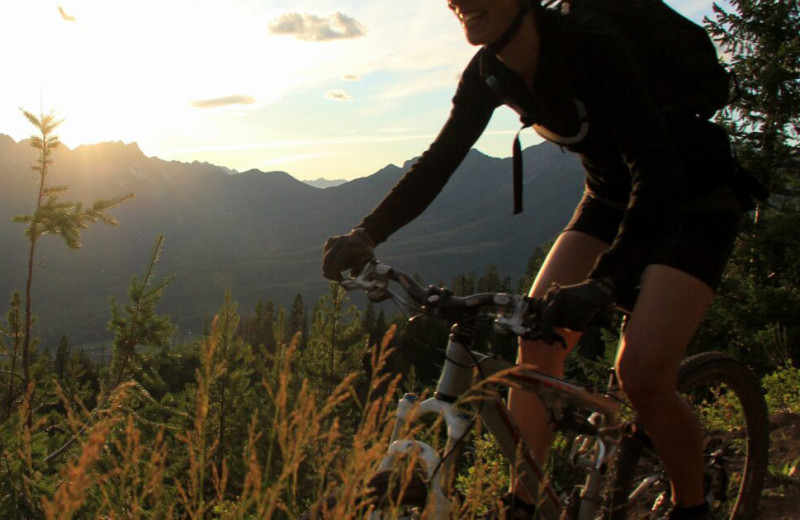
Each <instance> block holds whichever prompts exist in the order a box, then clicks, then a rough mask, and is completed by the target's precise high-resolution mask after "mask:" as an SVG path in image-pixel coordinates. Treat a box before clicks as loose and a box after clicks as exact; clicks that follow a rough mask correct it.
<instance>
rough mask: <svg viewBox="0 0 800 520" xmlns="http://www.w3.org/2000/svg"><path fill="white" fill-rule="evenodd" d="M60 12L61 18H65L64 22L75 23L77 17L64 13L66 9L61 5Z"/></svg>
mask: <svg viewBox="0 0 800 520" xmlns="http://www.w3.org/2000/svg"><path fill="white" fill-rule="evenodd" d="M58 12H59V13H60V14H61V18H63V19H64V21H66V22H74V21H75V17H74V16H71V15H69V14H67V12H66V11H64V8H63V7H61V6H60V5H59V6H58Z"/></svg>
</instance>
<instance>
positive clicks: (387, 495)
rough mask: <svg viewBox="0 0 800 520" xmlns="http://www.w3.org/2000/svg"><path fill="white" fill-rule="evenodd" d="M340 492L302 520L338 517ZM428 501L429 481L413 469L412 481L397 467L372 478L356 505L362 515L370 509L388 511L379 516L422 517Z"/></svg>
mask: <svg viewBox="0 0 800 520" xmlns="http://www.w3.org/2000/svg"><path fill="white" fill-rule="evenodd" d="M337 502H338V500H337V495H336V494H333V495H331V496H329V497H327V498H326V499H324V500H323V501H322V502H320V503H318V504H316V505H315V506H314V507H312V508H310V509H309V510H307V511H306V512H304V513H303V514H302V515H301V516H300V520H323V519H329V518H334V517H335V516H331V515H332V514H333V513H336V505H337ZM427 502H428V483H427V482H426V481H425V480H424V479H423V478H422V476H421V475H420V474H419V473H418V472H413V473H412V475H411V477H410V478H409V481H408V482H402V477H401V476H400V474H399V472H398V471H396V470H386V471H380V472H378V473H376V474H375V476H374V477H372V478H371V479H370V481H369V485H368V491H367V492H365V493H364V495H363V496H361V497H358V498H357V499H356V501H355V504H354V507H355V508H356V509H357V510H358V517H359V518H361V517H367V515H368V513H369V512H370V511H373V512H378V513H380V512H387V514H379V515H377V516H378V518H382V519H383V518H393V519H398V520H410V519H415V518H419V517H420V515H421V512H422V510H424V508H425V506H426V505H427Z"/></svg>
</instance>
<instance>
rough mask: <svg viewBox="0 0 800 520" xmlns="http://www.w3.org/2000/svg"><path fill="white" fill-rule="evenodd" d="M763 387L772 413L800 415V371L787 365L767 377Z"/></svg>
mask: <svg viewBox="0 0 800 520" xmlns="http://www.w3.org/2000/svg"><path fill="white" fill-rule="evenodd" d="M761 385H762V386H763V387H764V391H765V392H766V395H765V399H766V401H767V406H768V407H769V410H770V411H771V412H773V413H774V412H790V413H796V414H800V369H798V368H796V367H794V366H792V365H791V363H790V362H789V363H786V364H785V365H783V366H781V367H779V368H778V369H777V370H776V371H775V372H773V373H771V374H767V375H765V376H764V377H763V378H762V379H761Z"/></svg>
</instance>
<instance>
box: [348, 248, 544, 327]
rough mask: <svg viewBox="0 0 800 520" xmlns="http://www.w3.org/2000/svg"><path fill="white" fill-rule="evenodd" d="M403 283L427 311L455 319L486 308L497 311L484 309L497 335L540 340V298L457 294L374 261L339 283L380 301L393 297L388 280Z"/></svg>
mask: <svg viewBox="0 0 800 520" xmlns="http://www.w3.org/2000/svg"><path fill="white" fill-rule="evenodd" d="M390 281H391V282H396V283H398V284H400V285H401V286H402V288H403V290H404V291H405V292H406V294H407V295H408V296H409V298H410V299H411V300H413V301H414V302H415V303H416V304H417V305H419V306H420V307H419V310H420V311H422V312H423V313H425V314H429V315H434V316H443V317H445V318H447V319H450V320H452V321H456V322H457V321H463V320H469V319H473V318H476V317H480V316H481V311H483V310H484V309H486V308H487V307H491V308H493V311H494V312H484V314H483V315H484V316H485V317H487V318H488V317H493V318H494V330H495V332H496V333H498V334H505V335H508V334H514V335H516V336H520V337H523V338H526V339H537V338H539V337H540V334H539V332H538V326H537V325H538V317H539V300H538V299H534V298H529V297H528V296H519V295H514V294H509V293H505V292H483V293H475V294H470V295H467V296H455V295H453V294H452V293H451V292H450V291H449V290H447V289H441V288H437V287H435V286H432V285H431V286H429V287H428V288H425V287H422V286H421V285H420V284H418V283H417V282H416V281H415V280H414V279H413V278H412V277H411V276H409V275H407V274H406V273H403V272H402V271H399V270H397V269H394V268H392V267H391V266H389V265H387V264H384V263H382V262H379V261H377V260H372V261H370V262H369V263H367V264H366V265H365V266H364V268H363V269H362V270H361V272H360V273H359V274H358V275H357V276H356V277H355V278H346V279H344V280H342V281H341V282H340V284H341V285H342V287H343V288H344V289H345V290H347V291H354V290H359V289H361V290H363V291H365V292H366V293H367V298H369V299H370V301H373V302H380V301H383V300H385V299H387V298H389V297H391V296H392V293H391V292H390V290H389V282H390Z"/></svg>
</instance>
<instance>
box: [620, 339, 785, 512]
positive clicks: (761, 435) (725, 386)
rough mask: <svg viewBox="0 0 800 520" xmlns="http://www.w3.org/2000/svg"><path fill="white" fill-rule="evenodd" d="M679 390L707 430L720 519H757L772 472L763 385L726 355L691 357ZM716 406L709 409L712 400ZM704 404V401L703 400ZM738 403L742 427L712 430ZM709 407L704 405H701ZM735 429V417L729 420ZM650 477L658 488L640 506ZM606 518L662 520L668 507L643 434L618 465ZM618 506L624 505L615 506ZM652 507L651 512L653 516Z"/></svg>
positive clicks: (712, 492)
mask: <svg viewBox="0 0 800 520" xmlns="http://www.w3.org/2000/svg"><path fill="white" fill-rule="evenodd" d="M678 390H679V391H680V392H681V394H683V395H684V396H687V400H688V401H689V402H690V404H692V406H693V408H695V411H696V413H697V410H698V409H700V410H701V411H703V412H702V413H700V414H698V419H699V420H700V422H701V425H702V429H703V441H704V457H705V459H706V476H705V481H706V488H707V489H706V493H707V496H708V497H709V498H711V500H710V503H711V506H712V510H713V511H714V513H715V514H716V515H717V516H715V518H720V520H722V519H725V520H749V519H752V518H755V516H756V513H757V509H758V500H759V498H760V495H761V489H762V487H763V484H764V477H765V475H766V472H767V464H768V448H769V422H768V414H767V407H766V403H765V402H764V397H763V392H762V389H761V385H760V383H759V380H758V379H757V378H756V377H755V375H754V374H753V373H752V372H751V371H750V370H749V369H748V368H747V367H746V366H745V365H744V364H743V363H741V362H740V361H738V360H736V359H735V358H733V357H732V356H730V355H728V354H725V353H722V352H707V353H703V354H697V355H695V356H692V357H689V358H687V359H686V360H684V362H683V363H682V364H681V367H680V369H679V371H678ZM709 397H712V398H713V400H714V402H713V404H712V405H711V406H712V407H711V408H708V404H707V403H708V401H707V399H708V398H709ZM704 399H705V400H704ZM734 400H735V401H738V403H739V406H740V407H741V408H740V410H741V411H740V412H739V413H741V414H743V415H744V421H743V424H742V427H741V428H738V429H737V428H733V429H732V430H731V429H728V430H721V429H719V428H714V427H713V424H712V423H713V420H714V418H713V414H714V413H715V410H716V413H718V412H719V410H721V409H724V410H727V411H736V410H738V408H734V406H735V403H734ZM701 404H704V406H701ZM727 423H728V424H730V417H729V418H728V421H727ZM645 476H650V477H653V478H655V483H654V485H653V486H652V487H653V488H654V489H652V490H650V489H647V488H642V489H643V490H644V492H643V493H641V496H640V497H638V498H639V499H642V500H641V502H640V501H639V500H638V499H637V500H635V501H632V500H630V497H631V494H632V493H633V492H634V490H635V489H636V486H638V485H639V484H640V483H641V482H644V480H643V479H644V478H645ZM609 495H610V503H607V504H606V505H607V508H606V514H605V515H604V516H605V518H608V519H609V520H623V519H626V518H640V516H637V513H642V512H646V514H645V516H644V518H661V517H662V516H664V514H666V509H667V508H668V506H669V502H670V499H669V480H668V479H667V478H666V475H665V472H664V471H663V468H661V465H660V463H659V462H658V459H657V457H656V455H655V453H654V452H653V450H652V444H651V443H650V441H649V439H648V438H647V435H646V433H644V432H643V430H640V431H638V432H637V433H636V434H635V435H633V436H630V437H626V438H625V440H624V441H623V443H622V445H621V446H620V449H619V453H618V455H617V460H616V462H615V477H614V480H613V487H612V488H611V492H610V494H609ZM616 504H619V506H617V507H614V506H615V505H616ZM648 508H649V511H648Z"/></svg>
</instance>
